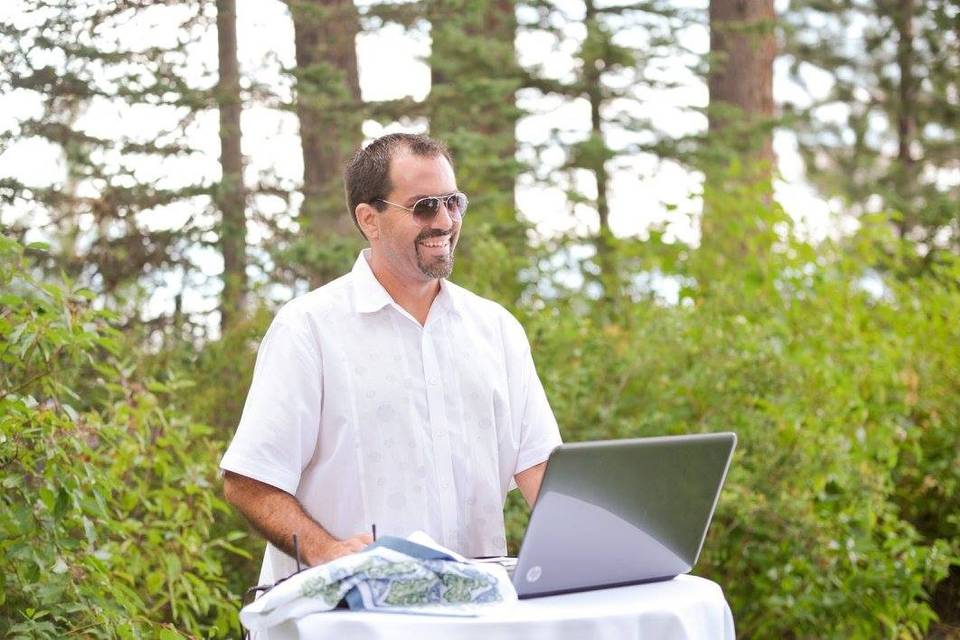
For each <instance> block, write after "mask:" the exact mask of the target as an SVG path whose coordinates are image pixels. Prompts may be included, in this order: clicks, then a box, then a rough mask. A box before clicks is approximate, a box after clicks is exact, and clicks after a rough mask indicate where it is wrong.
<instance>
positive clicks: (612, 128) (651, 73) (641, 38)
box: [524, 0, 689, 302]
mask: <svg viewBox="0 0 960 640" xmlns="http://www.w3.org/2000/svg"><path fill="white" fill-rule="evenodd" d="M529 7H530V8H531V9H534V10H535V11H536V14H535V15H536V16H537V18H536V19H535V20H533V21H528V22H525V24H524V26H525V27H526V28H528V29H532V30H536V31H540V32H544V33H548V34H551V35H553V36H554V37H555V38H556V39H557V41H558V42H563V41H565V40H566V39H568V38H569V37H570V36H569V34H570V32H571V27H572V26H573V25H576V24H577V23H579V22H581V20H580V19H579V16H577V15H576V14H575V13H574V12H573V10H572V9H566V10H564V11H560V10H559V9H558V8H557V7H555V6H554V5H553V4H552V3H550V2H535V3H530V5H529ZM581 7H582V11H583V18H582V24H583V27H584V28H585V34H584V37H583V38H582V39H581V40H580V42H579V46H578V48H577V50H576V52H575V53H574V59H575V67H574V70H573V73H572V74H570V75H569V76H568V77H563V78H557V77H551V76H550V75H548V74H547V73H546V72H545V71H544V69H543V68H542V67H537V68H534V69H530V70H528V76H527V79H526V81H525V86H527V87H529V88H531V89H534V90H536V91H537V93H539V95H540V96H542V97H560V98H562V99H564V100H566V101H577V100H584V101H586V102H587V104H588V105H589V113H590V119H589V122H588V123H584V124H585V125H586V127H585V128H586V129H587V134H586V135H585V136H584V135H582V134H580V135H577V134H573V135H571V132H569V131H558V132H556V135H555V138H554V140H553V144H557V145H559V146H560V147H561V148H562V149H563V150H564V152H565V156H566V161H565V163H564V164H563V166H562V167H560V169H561V171H562V172H564V173H566V175H567V180H566V181H565V182H566V188H567V193H568V198H569V200H570V202H571V204H573V205H579V204H586V205H587V206H589V207H590V208H592V209H593V210H595V211H596V215H597V232H596V234H595V235H594V237H593V243H594V246H595V249H596V259H595V267H596V275H597V282H598V283H599V284H600V287H601V289H602V291H603V292H604V297H605V298H606V300H607V301H608V302H612V301H613V300H614V299H615V298H616V297H617V294H618V293H619V292H620V290H621V288H622V285H623V283H624V281H625V279H626V274H623V273H619V261H618V259H617V258H616V256H615V255H614V254H615V250H616V245H617V244H618V243H617V241H616V239H615V238H614V236H613V233H612V231H611V228H610V204H609V203H610V199H611V198H610V190H611V175H612V173H613V171H615V170H617V169H619V168H622V167H623V166H624V165H626V164H627V163H628V162H629V160H630V159H632V158H635V157H636V155H637V154H640V153H645V152H651V151H654V150H655V149H656V148H657V145H656V142H655V141H658V140H660V139H661V138H662V133H661V132H660V130H659V129H658V127H657V126H656V124H655V123H653V122H650V121H649V120H647V119H645V118H643V117H641V116H639V115H638V111H639V109H638V107H639V106H640V105H641V104H642V102H643V100H644V97H643V96H644V93H645V92H647V91H649V90H651V89H669V88H672V87H676V86H678V82H677V81H675V80H673V79H665V78H664V74H662V73H660V71H662V69H663V66H664V63H665V62H666V61H667V60H671V59H674V60H673V63H674V64H676V61H675V58H676V57H677V55H678V53H680V51H679V48H678V46H677V44H676V34H677V32H678V30H679V29H681V28H682V27H683V26H684V25H686V24H688V20H689V17H688V16H687V15H685V14H684V13H683V12H681V11H678V10H677V9H675V8H674V7H673V6H671V3H668V2H665V1H659V0H647V1H642V2H627V3H622V4H601V3H599V2H596V1H595V0H584V1H583V3H582V5H581ZM625 33H630V34H631V35H630V37H618V36H619V35H621V34H625ZM584 173H585V174H586V175H588V176H590V178H592V180H591V182H592V183H593V185H594V187H595V190H596V195H595V196H594V195H589V194H588V193H585V192H584V191H583V190H582V189H581V188H580V187H579V186H578V184H579V180H578V177H579V176H581V175H583V174H584ZM637 213H639V210H638V211H637Z"/></svg>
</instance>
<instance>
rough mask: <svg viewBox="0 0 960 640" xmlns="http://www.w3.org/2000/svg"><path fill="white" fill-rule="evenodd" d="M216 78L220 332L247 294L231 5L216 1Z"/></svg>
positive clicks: (234, 28) (234, 8)
mask: <svg viewBox="0 0 960 640" xmlns="http://www.w3.org/2000/svg"><path fill="white" fill-rule="evenodd" d="M217 45H218V56H217V57H218V61H219V68H220V74H219V80H218V82H217V89H216V96H217V105H218V107H219V112H220V166H221V168H222V172H223V177H222V179H221V181H220V184H219V185H218V187H217V191H216V201H217V206H218V207H219V209H220V216H221V222H220V234H219V237H220V238H219V239H220V252H221V254H222V255H223V293H222V294H221V296H220V328H221V330H223V329H226V328H228V327H230V326H231V325H233V324H234V323H235V322H236V320H237V318H238V317H240V316H242V314H243V310H244V307H245V300H244V298H245V295H246V290H247V275H246V269H247V216H246V197H245V193H246V189H245V188H244V184H243V154H242V152H241V148H240V139H241V132H240V112H241V110H242V108H243V104H242V102H241V96H240V69H239V63H238V61H237V3H236V0H217Z"/></svg>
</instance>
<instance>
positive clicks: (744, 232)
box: [698, 0, 777, 286]
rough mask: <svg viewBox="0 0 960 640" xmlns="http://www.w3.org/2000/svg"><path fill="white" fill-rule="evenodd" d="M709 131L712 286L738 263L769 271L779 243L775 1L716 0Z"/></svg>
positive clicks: (704, 245)
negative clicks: (766, 266)
mask: <svg viewBox="0 0 960 640" xmlns="http://www.w3.org/2000/svg"><path fill="white" fill-rule="evenodd" d="M709 21H710V58H709V73H708V76H707V79H708V87H709V90H710V105H709V108H708V119H709V136H708V138H707V140H706V141H705V142H706V144H705V145H704V148H703V149H702V150H701V153H700V158H699V160H700V162H699V164H700V167H699V168H700V169H702V170H703V172H704V174H705V181H704V188H703V189H704V190H703V193H704V197H703V213H702V215H701V222H700V238H701V239H700V245H701V246H700V252H699V254H700V256H699V257H700V258H701V263H702V264H701V268H700V269H699V273H698V279H699V280H700V283H701V285H702V286H709V282H710V281H711V280H712V279H714V276H715V275H716V274H717V273H720V272H723V271H727V270H729V269H731V268H732V267H734V266H740V267H748V268H752V269H755V270H756V269H758V268H759V269H762V268H763V265H764V261H765V260H766V258H767V256H768V252H769V249H770V247H771V245H772V243H773V241H774V233H773V228H772V227H773V224H772V223H773V222H774V221H775V220H776V215H769V214H771V213H774V211H773V210H772V209H771V207H772V204H773V193H772V178H773V168H774V155H773V135H772V129H773V126H772V125H773V123H774V117H775V110H774V102H773V62H774V58H775V57H776V53H777V45H776V38H775V33H774V28H775V26H776V14H775V12H774V7H773V0H755V1H753V2H741V1H740V0H710V8H709Z"/></svg>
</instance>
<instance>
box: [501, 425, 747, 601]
mask: <svg viewBox="0 0 960 640" xmlns="http://www.w3.org/2000/svg"><path fill="white" fill-rule="evenodd" d="M736 442H737V437H736V434H733V433H714V434H703V435H685V436H666V437H657V438H637V439H631V440H609V441H601V442H581V443H574V444H565V445H561V446H559V447H557V448H556V449H555V450H554V451H553V453H552V454H551V455H550V459H549V461H548V463H547V470H546V474H545V476H544V479H543V484H542V485H541V488H540V494H539V496H538V498H537V502H536V504H535V505H534V509H533V513H532V514H531V516H530V524H529V525H528V527H527V532H526V535H525V536H524V538H523V544H522V546H521V547H520V554H519V556H518V557H517V561H516V565H515V566H514V567H513V571H512V574H513V583H514V586H515V587H516V589H517V595H518V596H519V597H521V598H532V597H537V596H546V595H552V594H557V593H565V592H570V591H584V590H588V589H600V588H604V587H612V586H619V585H627V584H636V583H641V582H653V581H657V580H669V579H671V578H673V577H675V576H677V575H679V574H681V573H687V572H689V571H690V570H691V569H693V566H694V565H695V564H696V562H697V558H698V557H699V555H700V549H701V548H702V547H703V541H704V539H705V538H706V535H707V527H708V526H709V525H710V519H711V517H712V516H713V511H714V508H715V507H716V505H717V499H718V498H719V496H720V489H721V487H722V486H723V481H724V479H725V478H726V475H727V468H728V467H729V465H730V459H731V457H732V455H733V450H734V447H735V446H736Z"/></svg>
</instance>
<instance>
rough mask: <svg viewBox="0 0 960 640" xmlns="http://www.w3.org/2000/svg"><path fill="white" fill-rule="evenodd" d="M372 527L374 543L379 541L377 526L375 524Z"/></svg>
mask: <svg viewBox="0 0 960 640" xmlns="http://www.w3.org/2000/svg"><path fill="white" fill-rule="evenodd" d="M371 527H372V528H373V541H374V542H376V541H377V525H376V524H374V525H371Z"/></svg>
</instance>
